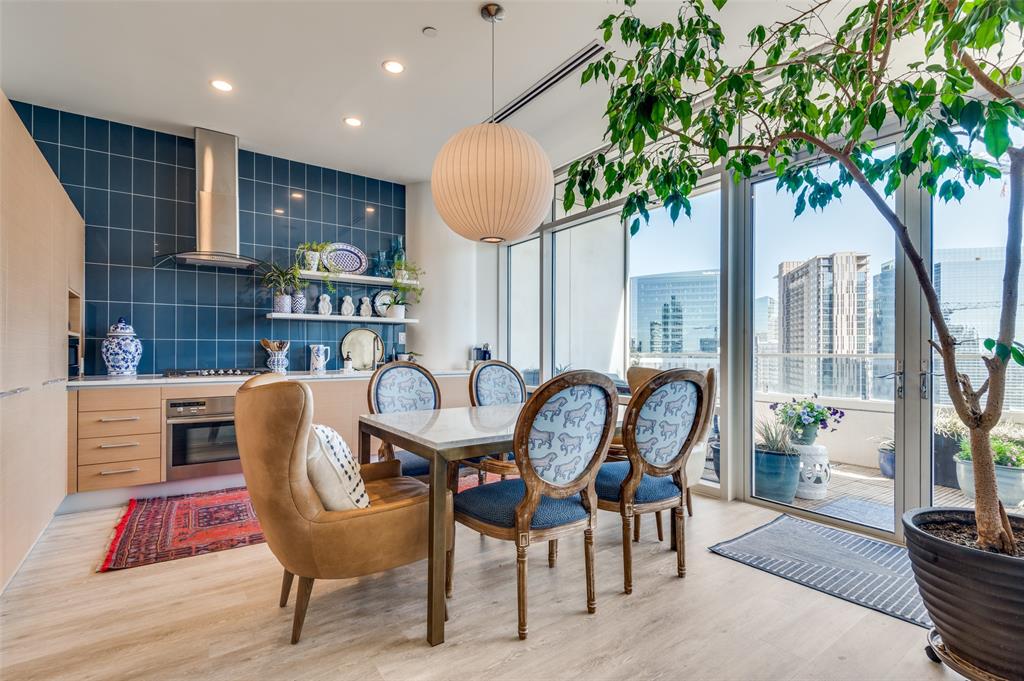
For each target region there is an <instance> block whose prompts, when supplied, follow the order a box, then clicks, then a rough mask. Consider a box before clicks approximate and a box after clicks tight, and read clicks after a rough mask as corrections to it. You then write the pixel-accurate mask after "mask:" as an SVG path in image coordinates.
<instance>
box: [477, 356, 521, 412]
mask: <svg viewBox="0 0 1024 681" xmlns="http://www.w3.org/2000/svg"><path fill="white" fill-rule="evenodd" d="M524 397H525V395H523V386H522V385H520V383H519V379H518V378H516V376H515V375H514V374H513V373H512V372H511V371H509V370H508V369H507V368H506V367H503V366H500V365H498V364H489V365H487V366H485V367H484V368H482V369H481V370H480V371H478V372H477V375H476V403H477V404H478V405H480V406H481V407H486V406H488V405H491V404H518V403H519V402H522V401H523V398H524Z"/></svg>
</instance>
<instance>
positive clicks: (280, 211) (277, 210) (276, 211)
mask: <svg viewBox="0 0 1024 681" xmlns="http://www.w3.org/2000/svg"><path fill="white" fill-rule="evenodd" d="M274 212H275V213H277V214H278V215H284V208H275V209H274Z"/></svg>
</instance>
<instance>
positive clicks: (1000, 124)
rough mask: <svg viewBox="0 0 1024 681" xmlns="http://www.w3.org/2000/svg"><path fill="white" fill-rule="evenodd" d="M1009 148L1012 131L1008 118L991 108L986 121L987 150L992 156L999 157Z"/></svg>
mask: <svg viewBox="0 0 1024 681" xmlns="http://www.w3.org/2000/svg"><path fill="white" fill-rule="evenodd" d="M1009 148H1010V132H1009V130H1007V125H1006V118H1004V117H1003V116H1002V115H995V114H994V112H993V111H992V110H991V109H990V110H989V117H988V120H987V121H985V151H987V152H988V153H989V154H990V155H991V156H992V158H999V157H1000V156H1002V155H1003V154H1005V153H1006V150H1007V149H1009Z"/></svg>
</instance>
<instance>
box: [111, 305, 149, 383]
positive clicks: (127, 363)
mask: <svg viewBox="0 0 1024 681" xmlns="http://www.w3.org/2000/svg"><path fill="white" fill-rule="evenodd" d="M101 353H102V355H103V361H104V362H106V363H107V373H108V374H109V375H111V376H134V375H135V374H136V370H137V369H138V368H139V360H141V359H142V342H141V341H140V340H139V339H138V338H137V337H136V336H135V329H133V328H132V325H131V324H129V323H128V320H126V319H125V318H124V317H121V318H119V319H118V320H117V323H116V324H114V325H112V326H111V327H110V330H109V331H108V332H107V338H106V340H104V341H103V348H102V351H101Z"/></svg>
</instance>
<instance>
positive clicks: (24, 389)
mask: <svg viewBox="0 0 1024 681" xmlns="http://www.w3.org/2000/svg"><path fill="white" fill-rule="evenodd" d="M27 392H28V386H27V385H23V386H21V387H20V388H14V389H13V390H5V391H3V392H2V393H0V399H3V398H4V397H12V396H14V395H20V394H21V393H27Z"/></svg>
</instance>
